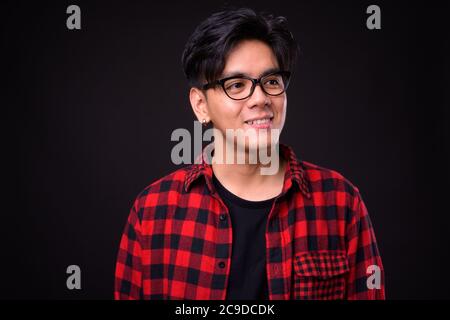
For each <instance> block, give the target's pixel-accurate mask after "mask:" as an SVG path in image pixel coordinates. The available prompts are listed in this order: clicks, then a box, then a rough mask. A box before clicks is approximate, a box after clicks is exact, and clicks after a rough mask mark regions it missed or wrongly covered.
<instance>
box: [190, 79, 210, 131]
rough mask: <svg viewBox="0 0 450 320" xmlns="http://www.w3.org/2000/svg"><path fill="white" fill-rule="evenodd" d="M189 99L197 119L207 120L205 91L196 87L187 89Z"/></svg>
mask: <svg viewBox="0 0 450 320" xmlns="http://www.w3.org/2000/svg"><path fill="white" fill-rule="evenodd" d="M189 100H190V101H191V106H192V110H193V111H194V113H195V116H196V117H197V119H198V121H200V122H202V120H203V119H205V120H206V122H209V120H210V118H209V112H208V102H207V101H206V95H205V93H204V92H203V91H201V90H200V89H198V88H194V87H192V88H191V90H190V91H189Z"/></svg>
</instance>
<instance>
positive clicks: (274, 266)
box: [115, 9, 384, 300]
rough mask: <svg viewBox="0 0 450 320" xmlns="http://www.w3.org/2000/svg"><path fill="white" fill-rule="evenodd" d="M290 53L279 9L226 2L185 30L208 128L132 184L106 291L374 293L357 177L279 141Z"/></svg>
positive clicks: (196, 97)
mask: <svg viewBox="0 0 450 320" xmlns="http://www.w3.org/2000/svg"><path fill="white" fill-rule="evenodd" d="M296 57H297V45H296V43H295V41H294V39H293V37H292V34H291V33H290V32H289V30H288V29H287V27H286V20H285V19H284V18H283V17H273V16H271V15H264V14H256V13H255V12H254V11H253V10H251V9H238V10H226V11H222V12H219V13H216V14H213V15H212V16H210V17H209V18H208V19H207V20H205V21H204V22H202V23H201V24H200V25H199V26H198V27H197V29H196V30H195V31H194V33H193V34H192V36H191V37H190V39H189V41H188V43H187V44H186V48H185V51H184V53H183V57H182V63H183V67H184V71H185V74H186V77H187V79H188V81H189V84H190V87H191V89H190V93H189V98H190V102H191V105H192V108H193V111H194V113H195V115H196V117H197V118H198V120H199V121H200V122H202V123H204V124H207V123H211V124H212V126H213V127H214V130H215V131H214V138H215V140H214V143H213V144H210V145H209V147H210V149H209V151H208V150H207V148H205V149H204V151H203V153H202V155H201V158H200V159H201V161H200V162H199V163H195V164H193V165H189V166H186V167H184V168H181V169H179V170H177V171H175V172H173V173H172V174H170V175H168V176H166V177H163V178H161V179H160V180H158V181H156V182H154V183H152V184H151V185H149V186H148V187H147V188H145V189H144V190H143V191H142V192H141V193H140V194H139V195H138V197H137V199H136V200H135V202H134V205H133V207H132V209H131V213H130V215H129V218H128V222H127V224H126V227H125V230H124V233H123V236H122V240H121V243H120V248H119V253H118V258H117V265H116V279H115V298H116V299H231V300H233V299H270V300H274V299H384V274H383V266H382V262H381V259H380V256H379V252H378V249H377V245H376V240H375V235H374V233H373V229H372V225H371V222H370V219H369V216H368V212H367V209H366V206H365V205H364V203H363V200H362V198H361V195H360V193H359V190H358V189H357V187H355V186H353V185H352V184H351V183H350V182H349V181H348V180H346V179H345V178H344V177H343V176H342V175H340V174H339V173H337V172H335V171H332V170H329V169H325V168H322V167H319V166H317V165H314V164H311V163H309V162H306V161H301V160H299V159H298V158H297V157H296V156H295V154H294V152H293V150H292V149H291V148H290V147H288V146H286V145H284V144H281V143H279V141H278V136H279V132H280V131H281V130H282V129H283V126H284V122H285V117H286V107H287V96H286V89H287V87H288V84H289V78H290V75H291V72H292V71H293V70H294V66H295V60H296ZM227 130H228V131H227ZM229 132H232V133H236V132H244V133H245V134H246V133H250V132H253V133H256V135H251V134H248V135H246V137H245V138H244V139H243V140H242V139H237V137H238V135H231V136H230V135H228V134H227V133H229ZM219 142H220V143H219ZM230 146H231V147H232V148H230ZM235 147H236V149H237V152H236V153H234V148H235ZM231 150H233V153H231V152H232V151H231ZM256 150H258V153H256V161H251V159H252V156H254V155H255V151H256ZM261 150H263V151H266V154H267V155H269V157H270V160H271V162H275V163H276V164H277V165H276V166H272V164H273V163H267V162H264V161H262V160H263V158H264V157H263V156H262V155H263V153H261V152H260V151H261ZM207 151H208V152H210V154H209V156H208V152H207ZM230 154H231V156H230ZM241 156H242V157H241ZM240 157H241V158H240ZM230 159H231V161H225V160H230ZM239 159H241V161H238V160H239ZM211 160H212V161H211ZM253 160H255V158H253ZM269 166H272V170H269V171H271V172H270V173H269V174H263V169H269Z"/></svg>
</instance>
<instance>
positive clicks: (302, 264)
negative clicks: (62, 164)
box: [294, 251, 349, 279]
mask: <svg viewBox="0 0 450 320" xmlns="http://www.w3.org/2000/svg"><path fill="white" fill-rule="evenodd" d="M294 269H295V272H296V273H297V274H298V275H299V276H304V277H320V278H323V279H326V278H331V277H334V276H337V275H339V274H343V273H346V272H348V270H349V267H348V258H347V254H346V253H345V252H341V251H309V252H305V253H300V254H296V255H295V259H294Z"/></svg>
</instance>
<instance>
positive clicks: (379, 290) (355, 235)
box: [346, 192, 385, 300]
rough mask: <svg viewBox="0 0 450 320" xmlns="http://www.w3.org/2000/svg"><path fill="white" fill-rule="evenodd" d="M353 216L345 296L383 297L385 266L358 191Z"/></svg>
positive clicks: (359, 297) (356, 298) (347, 235)
mask: <svg viewBox="0 0 450 320" xmlns="http://www.w3.org/2000/svg"><path fill="white" fill-rule="evenodd" d="M354 199H355V200H354V204H353V210H352V211H353V212H352V213H353V216H352V217H351V222H350V224H349V225H348V227H347V231H346V237H347V245H348V246H347V251H348V252H347V256H348V258H349V274H348V279H347V290H346V295H347V299H348V300H384V299H385V291H384V268H383V264H382V261H381V257H380V253H379V250H378V246H377V242H376V238H375V233H374V230H373V227H372V222H371V220H370V217H369V214H368V211H367V208H366V206H365V204H364V202H363V200H362V197H361V195H360V194H359V192H357V196H356V197H355V198H354Z"/></svg>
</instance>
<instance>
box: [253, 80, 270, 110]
mask: <svg viewBox="0 0 450 320" xmlns="http://www.w3.org/2000/svg"><path fill="white" fill-rule="evenodd" d="M249 103H250V107H255V106H265V105H266V104H267V105H269V104H270V98H269V96H268V95H267V94H266V93H265V92H264V91H263V89H262V88H261V84H260V83H258V84H257V85H256V87H255V90H254V91H253V94H252V95H251V97H250V101H249Z"/></svg>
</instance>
